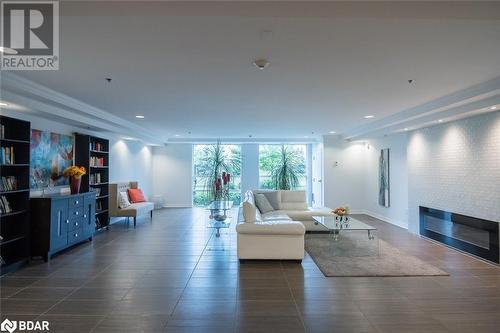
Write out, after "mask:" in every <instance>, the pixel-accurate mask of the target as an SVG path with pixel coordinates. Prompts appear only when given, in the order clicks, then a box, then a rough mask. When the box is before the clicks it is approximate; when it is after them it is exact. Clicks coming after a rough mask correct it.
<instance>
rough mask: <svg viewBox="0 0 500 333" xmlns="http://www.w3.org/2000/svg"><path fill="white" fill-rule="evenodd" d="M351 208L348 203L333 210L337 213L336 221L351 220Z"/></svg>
mask: <svg viewBox="0 0 500 333" xmlns="http://www.w3.org/2000/svg"><path fill="white" fill-rule="evenodd" d="M350 211H351V209H350V208H349V206H348V205H343V206H340V207H337V208H335V209H334V210H332V213H333V214H335V221H337V222H349V219H350V217H349V213H350Z"/></svg>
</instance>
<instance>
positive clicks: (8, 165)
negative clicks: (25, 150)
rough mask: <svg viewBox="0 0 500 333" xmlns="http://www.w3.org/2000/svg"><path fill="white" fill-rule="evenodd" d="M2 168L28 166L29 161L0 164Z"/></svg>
mask: <svg viewBox="0 0 500 333" xmlns="http://www.w3.org/2000/svg"><path fill="white" fill-rule="evenodd" d="M0 166H1V167H2V168H5V167H29V166H30V165H29V163H26V164H1V165H0Z"/></svg>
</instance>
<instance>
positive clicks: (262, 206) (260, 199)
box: [254, 193, 274, 214]
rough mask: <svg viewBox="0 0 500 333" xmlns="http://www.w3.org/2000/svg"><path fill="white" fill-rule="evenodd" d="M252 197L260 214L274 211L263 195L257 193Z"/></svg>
mask: <svg viewBox="0 0 500 333" xmlns="http://www.w3.org/2000/svg"><path fill="white" fill-rule="evenodd" d="M254 197H255V205H256V206H257V208H259V210H260V212H261V213H262V214H265V213H268V212H272V211H273V210H274V208H273V206H272V205H271V203H270V202H269V200H267V197H266V196H265V195H264V194H262V193H257V194H255V195H254Z"/></svg>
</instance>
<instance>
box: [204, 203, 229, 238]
mask: <svg viewBox="0 0 500 333" xmlns="http://www.w3.org/2000/svg"><path fill="white" fill-rule="evenodd" d="M232 208H233V202H232V201H230V200H216V201H212V202H211V203H210V204H209V205H208V206H207V207H206V209H207V210H208V211H210V216H209V217H208V224H207V227H208V228H215V229H216V230H217V232H216V233H215V237H220V229H224V228H229V226H230V225H231V216H229V215H228V211H229V212H230V211H231V209H232Z"/></svg>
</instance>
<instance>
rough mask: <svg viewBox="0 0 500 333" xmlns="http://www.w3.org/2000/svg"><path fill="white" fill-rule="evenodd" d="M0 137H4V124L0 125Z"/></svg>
mask: <svg viewBox="0 0 500 333" xmlns="http://www.w3.org/2000/svg"><path fill="white" fill-rule="evenodd" d="M0 139H5V126H4V125H2V126H0Z"/></svg>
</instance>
